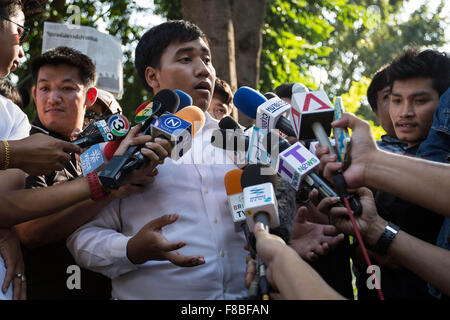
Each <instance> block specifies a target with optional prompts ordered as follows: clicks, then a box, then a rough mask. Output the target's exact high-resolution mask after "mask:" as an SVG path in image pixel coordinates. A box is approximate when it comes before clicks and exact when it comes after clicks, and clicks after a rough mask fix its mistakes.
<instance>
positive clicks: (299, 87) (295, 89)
mask: <svg viewBox="0 0 450 320" xmlns="http://www.w3.org/2000/svg"><path fill="white" fill-rule="evenodd" d="M291 92H292V94H294V93H302V92H309V89H308V88H307V87H306V86H305V85H304V84H303V83H300V82H296V83H294V85H293V86H292V89H291Z"/></svg>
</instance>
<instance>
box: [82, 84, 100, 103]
mask: <svg viewBox="0 0 450 320" xmlns="http://www.w3.org/2000/svg"><path fill="white" fill-rule="evenodd" d="M97 94H98V91H97V88H95V87H92V88H90V89H89V90H88V91H87V93H86V102H85V105H86V107H90V106H92V105H93V104H94V103H95V101H96V100H97Z"/></svg>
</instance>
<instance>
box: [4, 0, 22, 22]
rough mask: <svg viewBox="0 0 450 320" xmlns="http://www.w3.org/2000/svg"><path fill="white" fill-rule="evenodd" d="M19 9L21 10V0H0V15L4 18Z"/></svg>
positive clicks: (12, 14)
mask: <svg viewBox="0 0 450 320" xmlns="http://www.w3.org/2000/svg"><path fill="white" fill-rule="evenodd" d="M19 11H23V2H22V0H0V15H2V16H4V17H5V18H9V17H12V16H15V15H16V14H17V13H18V12H19Z"/></svg>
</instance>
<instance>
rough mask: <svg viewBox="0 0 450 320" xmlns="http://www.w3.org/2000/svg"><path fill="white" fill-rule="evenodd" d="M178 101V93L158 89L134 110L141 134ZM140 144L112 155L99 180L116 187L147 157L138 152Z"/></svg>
mask: <svg viewBox="0 0 450 320" xmlns="http://www.w3.org/2000/svg"><path fill="white" fill-rule="evenodd" d="M179 103H180V99H179V98H178V95H177V94H176V93H175V92H173V91H172V90H169V89H163V90H161V91H159V92H158V93H157V94H156V95H155V96H154V97H153V100H152V101H151V102H145V103H143V104H142V105H141V106H139V108H138V110H137V111H136V121H137V122H143V125H142V129H141V131H140V132H139V134H141V135H148V134H150V131H151V124H152V123H153V121H155V120H156V119H158V117H159V116H161V115H162V114H163V113H165V112H169V113H173V112H174V111H175V110H176V109H177V108H178V105H179ZM141 148H142V145H137V146H130V147H128V149H127V150H126V151H125V153H124V154H123V155H121V156H114V157H113V158H112V159H111V161H110V162H109V163H108V164H107V166H106V167H105V169H104V170H103V171H102V172H101V173H100V174H99V179H100V182H101V183H102V185H103V186H105V187H106V188H108V189H118V188H119V187H120V186H121V185H122V183H123V179H124V178H125V176H126V174H127V173H129V172H130V171H131V170H133V169H138V168H140V167H141V166H142V165H143V164H144V163H145V162H146V161H147V160H146V159H147V158H146V157H145V156H144V155H142V153H140V150H141Z"/></svg>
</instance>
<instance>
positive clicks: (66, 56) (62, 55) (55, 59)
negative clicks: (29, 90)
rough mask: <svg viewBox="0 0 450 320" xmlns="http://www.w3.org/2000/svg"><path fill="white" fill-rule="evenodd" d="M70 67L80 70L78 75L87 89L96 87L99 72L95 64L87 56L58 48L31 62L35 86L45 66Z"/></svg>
mask: <svg viewBox="0 0 450 320" xmlns="http://www.w3.org/2000/svg"><path fill="white" fill-rule="evenodd" d="M63 64H64V65H68V66H72V67H75V68H77V69H78V75H79V77H80V79H81V82H82V84H83V85H84V86H85V87H86V88H91V87H93V86H95V82H96V81H97V71H96V70H95V64H94V62H93V61H92V60H91V59H90V58H89V57H88V56H87V55H85V54H82V53H81V52H79V51H77V50H75V49H72V48H68V47H57V48H54V49H51V50H48V51H47V52H45V53H43V54H41V55H40V56H37V57H36V58H34V59H33V61H31V73H32V75H33V81H34V84H36V82H37V77H38V73H39V69H40V68H41V67H42V66H45V65H52V66H58V65H63Z"/></svg>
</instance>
